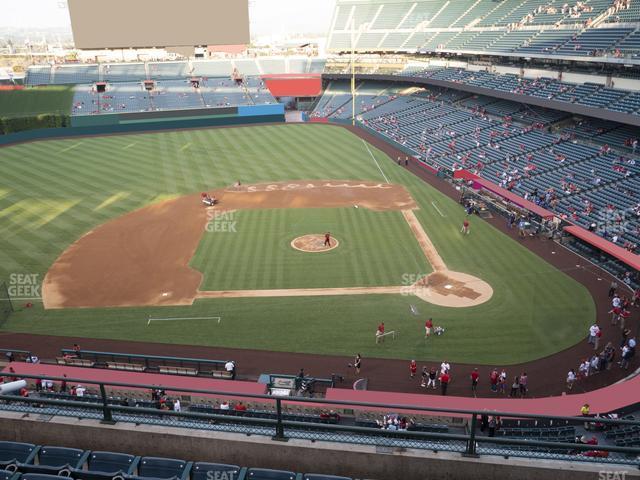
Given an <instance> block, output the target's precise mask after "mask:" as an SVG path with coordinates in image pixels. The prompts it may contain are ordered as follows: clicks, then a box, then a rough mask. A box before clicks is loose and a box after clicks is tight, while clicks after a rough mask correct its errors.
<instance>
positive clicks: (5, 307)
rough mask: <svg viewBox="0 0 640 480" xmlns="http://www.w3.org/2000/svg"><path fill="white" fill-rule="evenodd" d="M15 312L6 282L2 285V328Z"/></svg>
mask: <svg viewBox="0 0 640 480" xmlns="http://www.w3.org/2000/svg"><path fill="white" fill-rule="evenodd" d="M11 312H13V305H12V304H11V297H10V296H9V289H8V288H7V284H6V283H5V282H2V283H0V327H1V326H2V325H4V322H6V321H7V319H8V318H9V315H11Z"/></svg>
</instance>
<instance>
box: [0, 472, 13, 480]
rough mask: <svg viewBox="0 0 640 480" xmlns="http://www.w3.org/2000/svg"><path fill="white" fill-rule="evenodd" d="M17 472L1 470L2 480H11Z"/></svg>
mask: <svg viewBox="0 0 640 480" xmlns="http://www.w3.org/2000/svg"><path fill="white" fill-rule="evenodd" d="M15 474H16V472H14V471H11V470H0V480H10V479H11V477H13V476H14V475H15Z"/></svg>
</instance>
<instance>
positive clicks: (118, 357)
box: [60, 348, 228, 373]
mask: <svg viewBox="0 0 640 480" xmlns="http://www.w3.org/2000/svg"><path fill="white" fill-rule="evenodd" d="M60 352H61V353H62V355H77V356H78V358H81V359H83V360H92V361H94V362H97V363H106V362H125V363H140V364H142V365H144V366H145V367H146V368H149V367H161V366H163V367H164V366H167V367H181V368H195V369H196V370H198V372H202V373H206V372H207V371H211V370H224V366H225V364H226V363H227V362H228V360H209V359H204V358H186V357H184V358H183V357H165V356H158V355H143V354H133V353H118V352H99V351H94V350H78V351H76V350H72V349H68V348H63V349H61V350H60Z"/></svg>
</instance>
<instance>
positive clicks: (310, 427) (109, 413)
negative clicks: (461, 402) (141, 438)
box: [0, 375, 640, 466]
mask: <svg viewBox="0 0 640 480" xmlns="http://www.w3.org/2000/svg"><path fill="white" fill-rule="evenodd" d="M19 377H20V378H22V379H25V380H27V379H32V380H33V379H37V378H40V379H42V380H51V381H54V382H60V381H66V382H67V384H69V383H71V384H73V383H77V384H83V385H85V386H95V387H97V388H98V390H99V392H100V393H99V395H98V396H97V398H96V401H95V402H94V403H89V402H87V401H82V398H78V399H76V400H56V399H48V398H41V397H21V396H18V395H0V402H1V403H0V410H9V411H20V412H29V413H39V414H48V415H61V416H73V417H78V418H91V419H95V420H98V421H101V422H104V423H115V422H131V423H136V424H156V425H157V424H161V425H166V426H175V427H189V428H197V429H202V430H214V431H228V432H237V433H243V434H251V435H265V436H270V437H271V438H273V439H275V440H280V441H286V440H288V439H289V438H298V439H308V440H312V441H322V440H325V441H332V442H341V443H357V444H365V445H373V446H385V447H391V448H416V449H422V450H431V451H450V452H458V453H460V454H463V455H471V456H478V455H500V456H503V457H511V456H523V457H529V458H551V459H560V460H574V461H575V460H579V461H595V462H606V463H620V464H631V465H637V466H640V448H638V447H624V446H615V445H586V444H582V443H572V442H561V441H552V440H538V439H527V438H521V439H519V438H506V437H504V436H502V437H495V436H494V437H491V436H486V435H483V434H482V432H479V431H478V426H479V417H481V416H482V415H492V416H499V417H502V418H512V419H520V420H521V421H522V420H527V419H529V420H533V421H536V420H538V421H540V420H542V421H544V422H543V423H548V424H553V425H556V426H557V427H570V426H574V427H575V426H577V425H583V424H585V423H587V424H593V423H594V422H596V421H597V423H599V424H602V425H606V426H611V427H640V421H637V420H630V419H610V418H600V417H598V418H597V420H596V419H593V418H591V417H584V416H583V417H562V416H548V415H539V414H524V413H519V412H501V411H479V410H465V409H444V408H431V407H422V406H414V405H398V404H380V403H369V402H346V401H335V400H325V399H313V398H311V399H310V398H301V397H286V398H282V397H273V396H269V395H263V394H248V393H236V392H223V391H215V390H200V389H186V388H176V387H172V386H171V385H164V386H159V385H146V384H131V383H118V382H109V383H106V382H96V381H95V380H92V379H87V378H68V377H53V376H36V375H19ZM107 387H115V388H123V387H125V388H131V389H137V390H145V389H148V390H152V389H155V390H157V389H159V388H162V389H164V390H166V391H170V392H171V393H172V394H174V395H175V393H179V394H180V395H181V396H182V398H183V400H184V398H185V397H187V398H190V397H191V396H197V395H203V396H208V397H213V398H220V399H230V398H237V399H240V400H244V401H247V400H248V399H251V400H254V401H257V402H261V403H264V404H266V405H267V406H269V408H268V410H258V409H256V410H250V411H248V412H232V411H229V412H225V413H222V412H221V411H220V410H213V409H212V412H211V413H209V412H207V413H202V412H195V411H180V412H176V411H171V410H159V409H156V408H142V407H133V406H127V405H118V404H114V403H111V402H113V399H112V398H110V397H109V395H108V394H107ZM290 406H305V407H310V408H315V409H318V410H317V411H318V414H317V416H315V415H314V416H309V415H307V416H306V417H305V415H304V414H296V413H288V412H286V411H285V409H286V408H287V407H290ZM323 409H324V411H326V410H328V409H336V410H337V409H343V410H348V411H358V412H361V411H367V412H381V413H380V416H381V417H382V415H383V413H382V412H396V413H397V414H400V413H402V412H406V415H412V416H416V415H431V416H433V415H434V414H438V415H439V416H440V417H453V418H460V417H462V418H464V419H466V420H467V424H466V426H464V428H463V427H461V428H460V430H461V432H460V433H448V432H447V433H439V432H434V431H417V430H411V429H410V430H398V431H393V430H386V429H381V428H373V427H368V426H358V425H347V424H344V423H337V424H336V423H327V422H326V421H325V422H323V420H322V418H321V417H320V411H323ZM302 420H305V421H302ZM426 426H427V427H428V425H426ZM544 428H548V427H543V428H542V429H544ZM549 428H551V427H549ZM542 429H541V430H542ZM585 454H586V455H590V454H598V455H602V456H585ZM604 455H606V457H605V456H604Z"/></svg>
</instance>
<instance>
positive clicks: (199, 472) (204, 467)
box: [191, 462, 246, 480]
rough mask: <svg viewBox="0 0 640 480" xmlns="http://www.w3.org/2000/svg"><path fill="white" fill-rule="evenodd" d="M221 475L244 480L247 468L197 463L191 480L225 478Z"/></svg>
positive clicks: (223, 464)
mask: <svg viewBox="0 0 640 480" xmlns="http://www.w3.org/2000/svg"><path fill="white" fill-rule="evenodd" d="M216 473H218V475H216ZM221 473H225V474H227V476H228V477H229V478H232V479H233V480H242V479H243V478H245V475H246V468H241V467H239V466H238V465H227V464H225V463H207V462H196V463H194V464H193V468H192V469H191V480H212V479H214V478H219V477H223V476H222V475H221ZM223 478H224V477H223Z"/></svg>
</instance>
